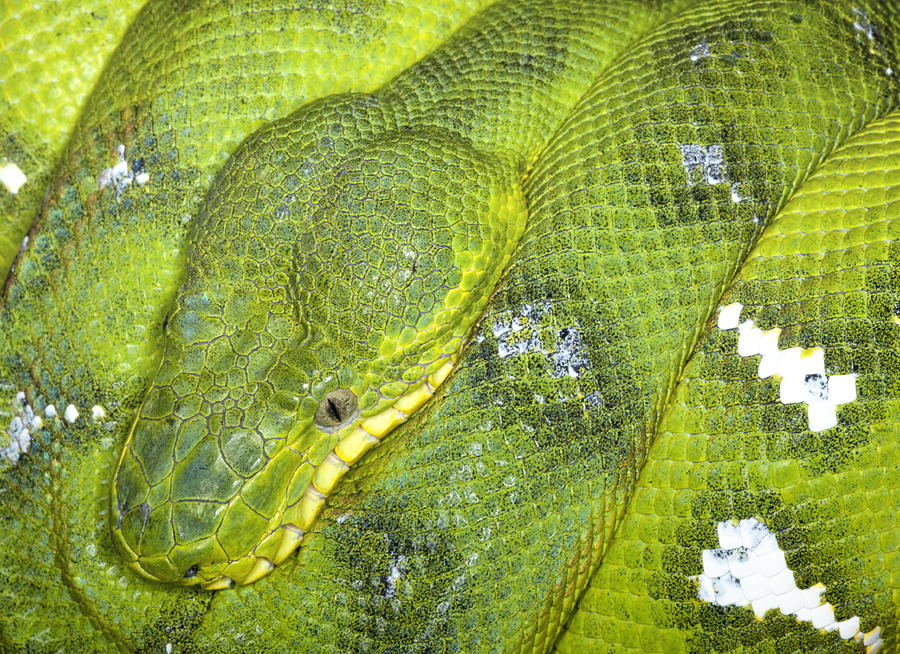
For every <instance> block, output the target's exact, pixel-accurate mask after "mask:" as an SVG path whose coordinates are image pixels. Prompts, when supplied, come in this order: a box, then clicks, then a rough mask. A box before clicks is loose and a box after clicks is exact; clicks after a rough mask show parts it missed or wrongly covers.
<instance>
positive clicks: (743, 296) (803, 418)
mask: <svg viewBox="0 0 900 654" xmlns="http://www.w3.org/2000/svg"><path fill="white" fill-rule="evenodd" d="M898 176H900V115H898V113H897V112H896V111H894V112H893V113H891V114H889V115H888V116H887V117H885V118H883V119H881V120H878V121H875V122H873V123H872V124H870V125H869V126H867V127H866V128H865V129H864V130H862V131H861V132H860V133H858V134H857V135H855V136H853V137H852V138H850V139H849V140H848V141H847V143H846V144H844V145H843V146H841V147H839V148H838V149H836V150H835V151H834V152H833V153H832V154H831V156H830V157H829V159H828V161H827V162H826V163H825V164H824V165H823V166H822V167H821V168H820V169H819V170H818V171H816V172H815V173H814V174H813V175H812V176H810V178H809V179H808V180H807V181H806V182H804V183H803V184H802V185H801V186H800V187H799V189H798V190H797V192H796V193H795V194H794V196H793V197H792V199H791V200H790V201H789V202H788V203H787V205H786V206H785V207H784V209H783V210H782V211H781V212H780V213H779V215H778V216H777V217H776V218H775V220H774V221H773V222H772V224H771V225H769V226H768V227H767V229H766V230H765V232H764V234H763V236H762V238H761V239H760V241H759V243H758V244H757V245H756V247H755V248H754V250H753V251H752V252H751V254H750V256H749V257H748V258H747V260H746V262H745V263H744V264H743V266H742V268H741V270H740V272H739V274H738V275H737V277H736V279H735V281H734V283H733V284H732V286H731V287H730V288H729V289H728V291H727V292H726V294H725V296H724V298H723V299H722V300H721V304H722V306H723V307H733V309H737V310H738V311H739V321H740V322H739V325H740V326H743V330H746V329H748V328H750V327H749V324H750V323H753V324H755V325H756V326H757V327H758V328H759V329H761V330H763V333H769V334H772V336H773V337H774V338H775V340H776V341H777V348H778V349H779V350H781V356H782V357H784V353H786V352H788V351H790V350H792V349H795V348H796V349H797V350H799V351H800V353H801V354H802V355H804V359H810V360H811V359H814V358H817V357H818V356H822V357H823V361H822V363H823V364H824V371H822V372H819V371H812V370H810V371H808V372H806V373H805V374H804V376H803V381H804V382H806V384H807V386H810V387H811V388H810V390H811V391H812V390H816V389H819V388H822V387H821V385H820V384H817V383H816V382H818V381H819V379H818V378H819V377H820V376H821V375H822V374H823V373H824V374H825V375H827V376H828V377H829V378H830V379H831V378H833V377H838V376H846V377H850V378H851V380H852V382H851V383H852V385H853V387H854V388H855V391H854V393H853V394H851V395H849V396H848V397H847V398H845V399H849V401H847V402H844V403H842V404H840V405H838V406H837V409H836V424H834V425H833V426H829V427H827V428H824V429H816V428H815V425H814V424H811V420H810V413H811V412H813V411H816V410H822V409H823V408H824V407H825V406H827V405H828V400H829V399H830V398H829V396H828V394H827V391H826V393H825V394H823V393H820V392H810V393H808V394H807V396H806V397H805V398H804V399H803V400H802V401H797V400H796V399H795V398H794V397H792V396H791V394H790V392H789V389H785V388H784V383H785V381H786V380H789V378H790V376H791V372H792V370H791V369H786V370H784V371H782V372H780V373H776V374H772V375H768V374H767V371H766V370H765V369H764V359H765V358H766V356H767V355H766V354H759V353H756V352H753V353H752V354H751V353H743V354H742V352H741V351H740V348H741V342H740V341H741V339H742V333H741V332H742V331H743V330H742V329H741V328H740V327H739V326H738V323H737V321H736V320H729V321H726V322H724V323H723V321H722V320H720V319H719V318H718V316H714V317H713V318H712V319H711V320H710V322H709V324H708V325H707V327H706V329H705V331H704V334H703V336H702V338H701V341H700V343H699V346H698V348H697V350H696V351H695V352H694V354H693V356H692V358H691V359H690V361H689V362H688V365H687V367H686V368H685V371H684V373H683V375H682V378H681V381H680V382H679V384H678V387H677V388H676V390H675V392H674V394H673V396H672V399H671V401H670V403H669V406H668V409H667V411H666V413H665V415H664V417H663V419H662V421H661V424H660V427H659V436H658V440H657V442H656V443H655V444H654V445H653V447H652V448H651V450H650V456H649V459H648V461H647V464H646V466H645V467H644V470H643V471H642V473H641V477H640V480H639V483H638V486H637V489H636V491H635V496H634V499H633V500H632V502H631V504H630V505H629V508H628V511H627V513H626V515H625V518H624V520H623V522H622V525H621V528H620V530H619V532H618V534H617V536H616V539H615V541H614V543H613V545H612V546H611V547H610V549H609V551H608V553H607V555H606V557H605V558H604V560H603V565H602V566H601V568H600V571H599V572H598V573H597V575H595V577H594V578H593V580H592V581H591V584H590V586H589V587H588V589H587V591H586V592H585V595H584V596H583V599H582V601H581V603H580V604H579V610H578V611H577V612H576V614H575V615H574V616H573V619H572V621H571V622H570V623H569V625H568V626H567V628H566V632H565V633H564V635H563V637H562V638H561V639H560V643H559V645H560V650H561V651H583V650H584V649H585V648H588V649H591V650H595V649H596V650H597V651H641V652H647V651H656V652H676V651H685V652H689V651H708V652H715V651H733V650H734V649H736V648H739V647H744V648H747V649H748V650H749V651H764V650H765V649H766V648H772V649H773V650H774V651H783V652H808V651H854V652H863V651H869V652H874V651H877V647H876V643H878V642H880V643H881V645H879V646H878V647H881V646H883V647H884V651H893V649H895V648H896V638H897V634H896V624H897V614H896V594H897V583H898V581H897V580H898V575H900V558H898V547H900V539H898V531H897V527H896V524H895V520H894V519H893V516H894V515H895V513H896V511H897V506H896V499H895V496H896V486H897V483H898V479H897V476H896V474H895V471H896V466H897V465H898V449H897V442H898V436H900V434H898V425H897V416H898V415H900V395H898V386H897V373H898V367H900V358H898V352H900V326H898V323H900V317H898V316H900V304H898V302H900V286H898V284H897V270H898V268H897V263H898V258H900V250H898V240H897V239H898V236H900V213H898V206H900V205H898V200H900V188H898V186H897V184H896V180H897V179H898ZM719 313H720V314H721V311H720V312H719ZM769 356H771V352H770V354H769ZM825 388H831V390H832V391H833V390H834V387H833V384H829V385H828V386H826V387H825ZM786 392H787V393H788V394H787V396H786ZM853 395H855V398H854V397H853ZM851 398H852V399H851ZM749 520H754V521H757V522H758V523H759V524H760V525H761V528H763V529H765V530H766V531H768V532H770V533H771V534H772V535H773V536H774V538H775V539H776V540H777V548H778V550H780V551H781V552H782V555H781V556H782V561H783V564H781V565H776V566H771V565H769V564H766V563H764V562H756V561H751V560H749V559H750V557H749V556H748V554H749V553H750V552H751V551H752V549H751V548H748V547H747V544H745V543H731V544H727V543H726V544H723V543H721V540H722V537H723V529H725V530H726V532H727V530H728V529H729V528H730V527H731V526H734V525H737V524H739V523H740V524H743V522H746V521H749ZM741 549H743V551H742V552H741V551H739V550H741ZM707 552H711V553H712V552H718V554H716V556H715V557H713V558H712V559H710V558H709V557H710V556H711V555H710V554H707ZM732 552H734V553H735V554H741V555H742V556H741V557H739V559H738V560H737V561H731V559H730V558H729V557H730V556H731V553H732ZM716 558H717V559H718V560H719V561H725V565H724V567H722V568H721V569H719V567H717V566H716ZM741 560H743V561H746V562H748V564H749V568H750V570H748V571H742V570H740V566H741V565H742V564H741ZM711 567H716V569H715V570H713V571H712V574H711V575H710V568H711ZM784 569H787V570H789V571H790V572H789V573H785V572H784ZM742 572H747V573H749V574H746V576H742V574H741V573H742ZM735 573H738V574H735ZM773 573H780V574H782V575H783V576H784V577H785V578H786V579H787V582H786V583H784V584H778V583H776V584H773V585H772V586H771V587H770V586H764V587H763V588H761V589H759V590H757V588H756V586H754V584H753V581H752V579H751V581H750V582H749V583H748V582H747V581H746V579H747V577H749V576H750V575H753V574H761V575H763V577H765V576H767V575H769V576H773ZM704 576H708V577H709V579H710V581H711V582H712V583H711V585H710V588H711V590H712V591H713V593H712V595H710V594H708V593H706V592H704V590H703V579H704ZM790 579H792V580H793V583H791V582H790ZM810 588H812V589H815V590H817V591H818V593H814V595H815V596H814V597H810V598H805V597H804V598H802V600H803V601H806V599H809V600H810V601H809V602H808V604H809V605H808V606H806V605H804V604H801V605H800V606H795V605H794V600H795V599H799V596H798V593H799V591H802V590H805V589H810ZM826 605H830V606H828V607H826ZM801 609H806V610H807V611H808V613H803V612H802V611H801ZM818 614H821V617H820V616H819V615H818ZM864 641H866V642H864ZM614 643H615V644H617V645H616V646H615V647H613V644H614Z"/></svg>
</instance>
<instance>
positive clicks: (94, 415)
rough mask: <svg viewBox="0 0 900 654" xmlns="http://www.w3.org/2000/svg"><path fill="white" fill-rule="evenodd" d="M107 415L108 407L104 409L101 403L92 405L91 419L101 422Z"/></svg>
mask: <svg viewBox="0 0 900 654" xmlns="http://www.w3.org/2000/svg"><path fill="white" fill-rule="evenodd" d="M105 417H106V409H104V408H103V407H102V406H100V405H99V404H95V405H94V406H92V407H91V420H93V421H94V422H99V421H100V420H103V418H105Z"/></svg>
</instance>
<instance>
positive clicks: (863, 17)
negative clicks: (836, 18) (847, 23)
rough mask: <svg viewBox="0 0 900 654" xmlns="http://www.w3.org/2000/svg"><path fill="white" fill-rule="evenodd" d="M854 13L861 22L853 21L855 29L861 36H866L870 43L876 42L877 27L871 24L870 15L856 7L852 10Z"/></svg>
mask: <svg viewBox="0 0 900 654" xmlns="http://www.w3.org/2000/svg"><path fill="white" fill-rule="evenodd" d="M851 9H852V11H853V13H854V14H856V16H857V17H858V18H859V20H855V21H853V27H854V28H855V29H856V31H857V32H859V33H860V34H865V35H866V38H867V39H869V40H870V41H874V40H875V30H876V27H875V26H874V25H873V24H872V23H870V22H869V15H868V14H867V13H866V12H864V11H862V10H861V9H857V8H856V7H852V8H851Z"/></svg>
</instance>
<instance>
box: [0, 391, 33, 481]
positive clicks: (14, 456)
mask: <svg viewBox="0 0 900 654" xmlns="http://www.w3.org/2000/svg"><path fill="white" fill-rule="evenodd" d="M12 408H13V416H12V419H11V420H10V421H9V426H7V428H6V429H5V432H6V435H7V436H8V437H9V443H7V444H6V446H5V447H3V448H0V456H2V457H4V458H5V459H6V460H7V461H9V462H10V463H12V464H13V465H15V464H17V463H18V462H19V458H20V457H21V456H22V455H23V454H26V453H27V452H28V448H29V447H31V434H32V432H34V431H35V430H37V429H40V428H41V427H42V426H43V421H42V420H41V417H40V416H39V415H37V414H35V412H34V409H33V408H32V407H31V405H30V404H28V402H27V401H26V400H25V393H24V392H23V391H19V392H18V393H16V397H15V399H14V400H13V401H12Z"/></svg>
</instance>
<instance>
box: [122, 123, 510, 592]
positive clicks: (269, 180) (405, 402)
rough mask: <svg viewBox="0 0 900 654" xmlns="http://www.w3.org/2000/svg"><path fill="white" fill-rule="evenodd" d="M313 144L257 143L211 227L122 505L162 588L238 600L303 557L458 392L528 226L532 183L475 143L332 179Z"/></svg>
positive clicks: (205, 219) (249, 147) (404, 142)
mask: <svg viewBox="0 0 900 654" xmlns="http://www.w3.org/2000/svg"><path fill="white" fill-rule="evenodd" d="M302 129H304V124H303V121H297V120H295V121H294V122H292V123H290V124H287V125H280V126H277V127H276V128H270V129H269V130H268V131H267V132H265V133H262V134H259V135H256V136H254V137H251V139H250V141H249V142H248V143H247V144H245V146H244V147H243V149H242V150H241V151H239V152H238V153H236V155H235V158H234V159H233V160H232V162H231V163H230V164H229V165H228V166H227V167H226V170H225V171H224V173H223V174H222V176H221V177H220V179H219V180H218V181H217V182H216V184H215V185H214V187H213V189H212V190H211V192H210V194H209V196H208V198H207V201H206V203H205V206H204V209H203V210H202V212H201V215H200V218H199V224H200V225H201V228H200V229H197V230H195V233H194V240H193V241H192V244H191V250H190V263H189V270H188V278H187V281H186V282H185V284H184V286H183V287H182V289H181V291H180V294H179V296H178V298H177V299H176V302H175V308H174V310H173V312H172V314H171V318H170V319H169V320H168V322H167V324H166V329H165V334H166V347H165V353H164V357H163V361H162V364H161V366H160V369H159V372H158V373H157V376H156V379H155V381H154V383H153V385H152V387H151V388H150V390H149V392H148V393H147V395H146V397H145V399H144V402H143V404H142V406H141V408H140V411H139V413H138V416H137V418H136V420H135V422H134V425H133V427H132V430H131V433H130V435H129V438H128V441H127V443H126V445H125V447H124V449H123V453H122V457H121V460H120V464H119V468H118V470H117V472H116V477H115V480H114V483H113V490H112V514H113V516H114V521H115V522H114V524H113V533H114V538H115V540H116V542H117V543H118V546H119V549H120V550H121V551H122V552H123V554H124V555H125V557H126V559H127V560H128V562H129V563H130V564H131V566H132V567H133V568H135V569H136V570H138V571H139V572H140V573H141V574H143V575H145V576H147V577H149V578H152V579H156V580H160V581H166V582H173V583H178V584H198V583H200V584H203V585H204V586H205V587H207V588H220V587H223V586H226V585H229V584H230V583H231V582H232V581H237V582H239V583H249V582H250V581H253V580H255V579H257V578H258V577H260V576H261V575H263V574H265V573H266V572H268V571H269V570H271V569H272V567H273V566H274V565H275V564H277V563H279V562H281V561H282V560H283V559H284V558H286V557H287V556H288V555H289V554H290V553H291V552H292V551H293V550H294V549H295V548H296V546H297V544H298V543H299V541H300V539H301V538H302V536H303V534H304V533H305V532H306V531H308V530H309V528H310V526H311V525H312V522H313V520H314V519H315V517H316V515H317V514H318V512H319V509H320V508H321V507H322V505H323V504H324V502H325V499H326V497H327V495H328V494H329V493H330V492H331V490H332V488H334V486H335V484H336V483H337V481H338V480H339V479H340V477H341V476H342V475H343V474H345V473H346V471H347V470H348V469H349V467H350V466H351V465H353V464H354V463H355V462H356V461H358V460H359V459H360V457H362V455H363V454H364V453H365V452H366V451H367V450H368V449H370V448H371V447H373V446H374V445H376V444H377V443H378V442H379V441H380V439H381V438H383V437H384V436H385V435H387V434H388V433H389V432H390V431H391V430H392V429H393V428H394V427H395V426H396V425H398V424H400V423H402V422H403V421H405V420H406V419H407V417H408V416H409V415H411V414H412V413H413V412H414V411H415V410H416V409H418V407H420V406H421V405H422V404H423V403H424V402H425V401H426V400H427V399H428V398H429V397H431V395H432V394H433V393H434V392H435V389H436V388H437V387H438V386H439V385H440V384H441V383H442V382H443V381H444V379H446V378H447V375H448V374H449V373H450V371H451V369H452V367H453V365H454V362H455V360H456V357H457V356H458V354H459V352H460V350H461V347H462V344H463V342H464V341H465V339H466V338H467V336H468V334H469V333H470V332H471V328H472V326H473V325H474V323H475V322H476V321H477V319H478V317H479V316H480V314H481V311H482V309H483V307H484V305H485V303H486V302H487V299H488V297H489V296H490V294H491V293H492V291H493V288H494V285H495V284H496V282H497V281H498V279H499V277H500V275H501V274H502V272H503V270H504V268H505V266H506V264H507V263H508V262H509V259H510V256H511V255H510V253H511V251H512V250H513V248H514V245H515V243H516V242H517V240H518V238H519V237H520V235H521V233H522V231H523V229H524V222H525V221H524V214H525V210H524V200H523V199H522V195H521V192H520V191H519V190H518V188H519V187H518V180H517V179H516V178H515V177H514V175H513V174H512V173H511V172H510V170H509V168H508V167H504V166H502V165H501V164H500V163H499V162H497V161H496V160H494V159H492V158H490V157H486V156H484V155H481V154H479V153H478V152H476V151H474V150H473V149H472V147H471V146H470V145H468V144H467V143H463V142H460V141H458V140H453V139H452V138H450V137H445V136H444V135H442V134H438V133H434V132H430V131H426V133H424V134H420V133H409V132H403V133H396V132H385V133H384V134H382V135H380V136H379V137H378V138H377V139H375V140H373V141H366V142H361V143H359V144H358V145H357V146H356V147H354V148H351V149H350V151H349V152H347V153H345V154H344V155H343V156H342V157H339V158H337V159H336V163H335V164H334V165H331V166H328V165H326V164H325V163H323V161H322V160H321V156H320V154H321V153H319V151H318V149H307V150H304V149H303V147H299V149H295V145H294V144H296V143H297V142H301V143H302V142H303V138H300V137H296V135H293V132H292V130H295V131H296V130H301V131H302ZM328 133H329V134H334V133H335V130H330V131H329V132H328ZM292 135H293V136H292ZM307 140H309V139H307ZM336 141H337V139H335V140H334V141H333V142H336ZM322 142H323V139H321V138H320V139H318V140H317V141H316V144H317V145H316V148H321V147H322V146H321V144H322ZM344 147H346V146H344ZM316 157H320V158H319V159H317V158H316ZM326 160H327V158H326ZM314 161H317V162H318V163H317V164H315V165H313V164H312V163H311V162H314Z"/></svg>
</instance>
